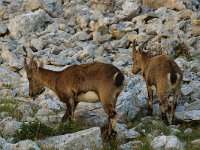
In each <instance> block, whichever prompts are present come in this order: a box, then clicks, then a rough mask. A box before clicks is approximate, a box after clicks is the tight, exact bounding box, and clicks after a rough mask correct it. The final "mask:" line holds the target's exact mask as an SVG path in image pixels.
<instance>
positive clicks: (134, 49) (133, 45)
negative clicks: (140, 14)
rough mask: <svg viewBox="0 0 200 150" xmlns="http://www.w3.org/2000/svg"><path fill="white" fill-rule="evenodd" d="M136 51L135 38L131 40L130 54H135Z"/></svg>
mask: <svg viewBox="0 0 200 150" xmlns="http://www.w3.org/2000/svg"><path fill="white" fill-rule="evenodd" d="M136 51H137V50H136V48H135V40H133V42H132V54H133V55H135V53H136Z"/></svg>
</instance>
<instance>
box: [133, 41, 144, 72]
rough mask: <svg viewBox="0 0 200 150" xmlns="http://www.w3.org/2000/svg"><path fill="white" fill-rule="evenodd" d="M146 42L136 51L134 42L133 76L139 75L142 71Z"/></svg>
mask: <svg viewBox="0 0 200 150" xmlns="http://www.w3.org/2000/svg"><path fill="white" fill-rule="evenodd" d="M145 43H146V42H144V43H142V44H141V45H140V46H139V47H138V49H136V46H135V40H134V41H133V45H132V46H133V50H132V59H133V62H134V65H133V67H132V73H133V74H137V73H138V72H140V71H141V69H142V65H143V64H142V55H143V54H144V52H142V50H143V48H144V45H145Z"/></svg>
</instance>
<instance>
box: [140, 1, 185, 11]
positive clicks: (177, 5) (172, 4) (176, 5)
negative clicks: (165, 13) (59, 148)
mask: <svg viewBox="0 0 200 150" xmlns="http://www.w3.org/2000/svg"><path fill="white" fill-rule="evenodd" d="M142 4H143V5H146V6H148V7H150V8H160V7H167V8H171V9H178V10H181V9H184V8H185V5H184V4H183V1H179V0H168V1H165V0H161V1H156V0H151V1H149V0H142Z"/></svg>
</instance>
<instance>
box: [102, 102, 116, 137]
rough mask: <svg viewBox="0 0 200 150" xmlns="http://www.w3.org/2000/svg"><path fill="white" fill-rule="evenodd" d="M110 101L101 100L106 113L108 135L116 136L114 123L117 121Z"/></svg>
mask: <svg viewBox="0 0 200 150" xmlns="http://www.w3.org/2000/svg"><path fill="white" fill-rule="evenodd" d="M110 102H111V101H105V100H103V101H102V105H103V107H104V110H105V112H106V113H107V115H108V137H116V135H117V131H116V123H117V112H116V111H115V107H114V106H113V104H112V103H110Z"/></svg>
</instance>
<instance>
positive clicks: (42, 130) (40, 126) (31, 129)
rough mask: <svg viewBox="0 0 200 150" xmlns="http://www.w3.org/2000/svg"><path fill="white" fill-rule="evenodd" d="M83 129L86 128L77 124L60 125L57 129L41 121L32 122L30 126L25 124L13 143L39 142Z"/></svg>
mask: <svg viewBox="0 0 200 150" xmlns="http://www.w3.org/2000/svg"><path fill="white" fill-rule="evenodd" d="M83 129H84V128H83V127H82V126H80V125H78V124H77V123H75V122H72V123H68V124H60V125H59V126H57V127H55V128H53V127H50V126H47V125H45V124H44V123H42V122H39V121H35V122H31V123H29V124H27V123H23V124H22V126H21V128H20V130H18V131H16V132H15V133H14V136H13V137H14V140H13V141H14V142H18V141H20V140H26V139H30V140H38V139H43V138H45V137H48V136H55V135H61V134H67V133H73V132H77V131H80V130H83Z"/></svg>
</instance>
